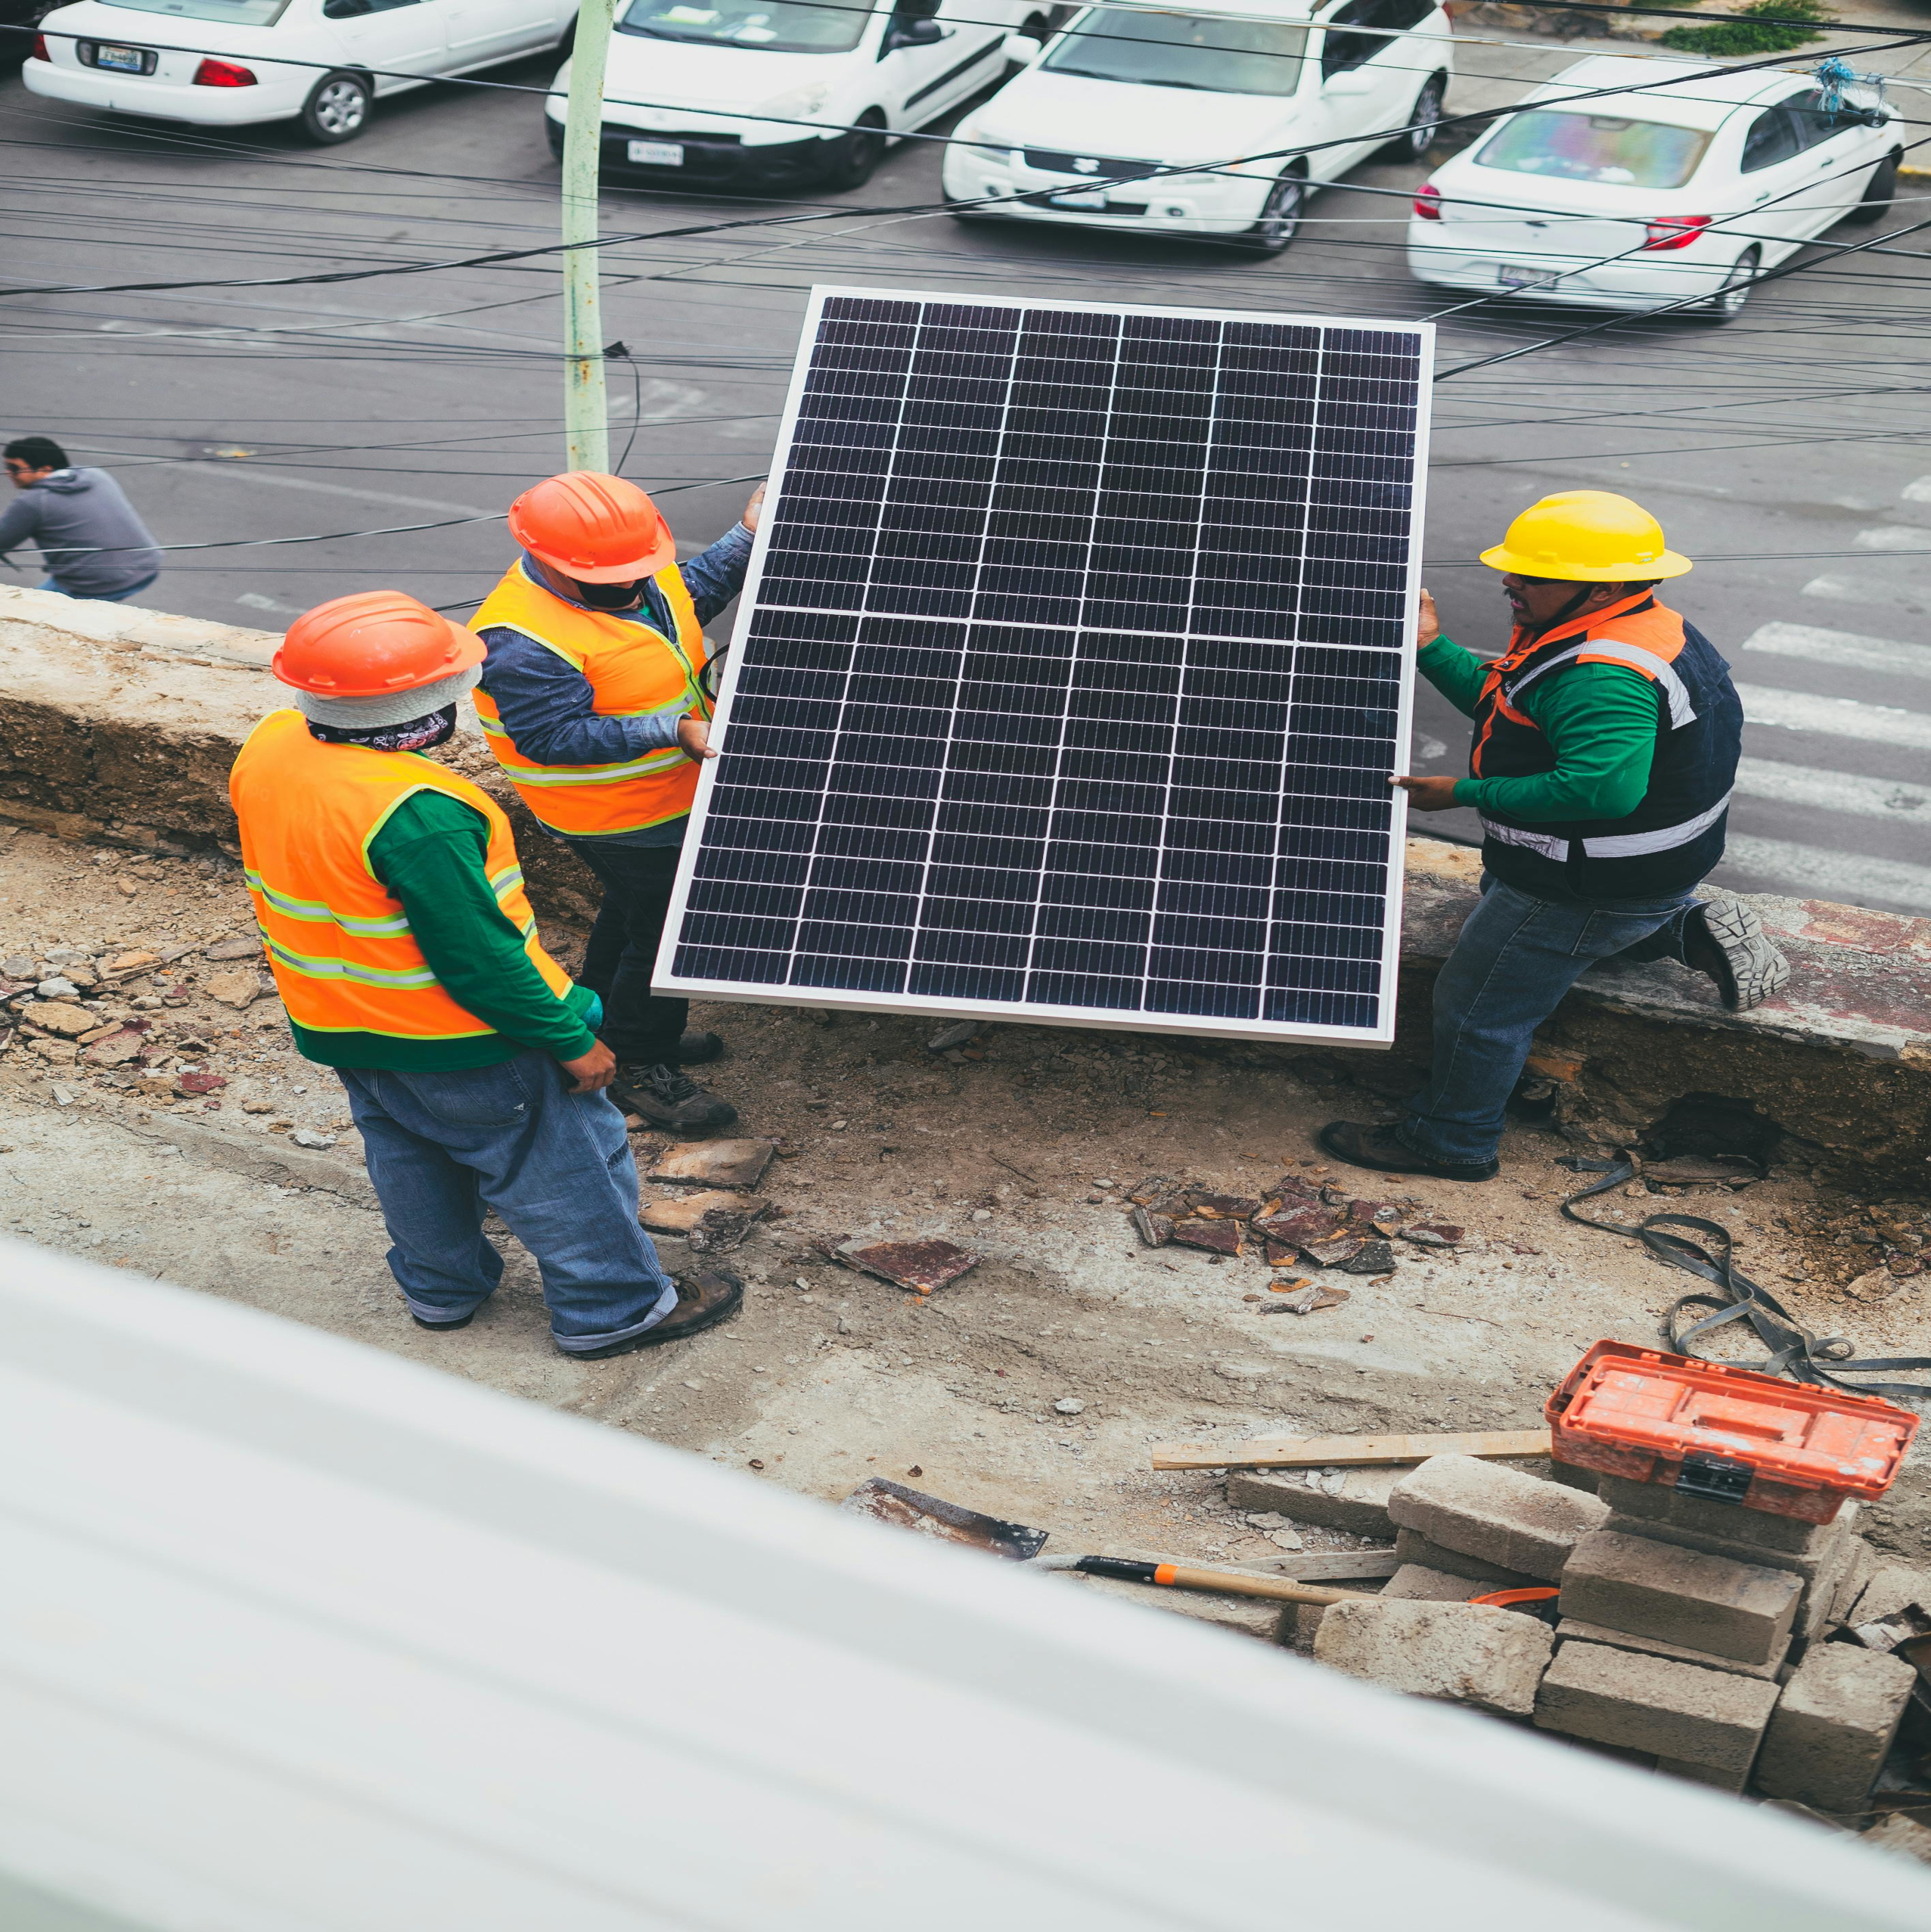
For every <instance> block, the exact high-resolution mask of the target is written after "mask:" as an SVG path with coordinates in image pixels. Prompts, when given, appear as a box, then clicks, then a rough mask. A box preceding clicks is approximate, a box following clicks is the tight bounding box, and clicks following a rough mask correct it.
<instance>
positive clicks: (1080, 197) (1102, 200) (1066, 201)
mask: <svg viewBox="0 0 1931 1932" xmlns="http://www.w3.org/2000/svg"><path fill="white" fill-rule="evenodd" d="M1046 205H1047V207H1049V208H1104V207H1105V206H1106V205H1107V191H1106V190H1105V189H1104V188H1073V189H1070V190H1069V191H1067V192H1066V194H1049V195H1048V196H1047V197H1046Z"/></svg>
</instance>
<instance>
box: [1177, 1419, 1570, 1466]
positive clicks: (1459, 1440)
mask: <svg viewBox="0 0 1931 1932" xmlns="http://www.w3.org/2000/svg"><path fill="white" fill-rule="evenodd" d="M1548 1453H1549V1432H1548V1430H1547V1429H1546V1428H1542V1429H1477V1430H1471V1431H1469V1432H1467V1433H1464V1434H1459V1435H1458V1434H1448V1433H1442V1434H1433V1435H1417V1436H1302V1437H1274V1438H1273V1439H1271V1440H1262V1441H1259V1442H1246V1443H1155V1444H1154V1445H1153V1467H1154V1468H1156V1469H1308V1468H1315V1469H1318V1468H1324V1467H1327V1466H1328V1465H1333V1466H1336V1467H1338V1468H1360V1467H1362V1466H1364V1465H1368V1464H1371V1463H1377V1462H1425V1461H1427V1459H1428V1458H1429V1457H1430V1456H1431V1455H1548Z"/></svg>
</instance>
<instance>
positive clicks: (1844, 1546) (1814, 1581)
mask: <svg viewBox="0 0 1931 1932" xmlns="http://www.w3.org/2000/svg"><path fill="white" fill-rule="evenodd" d="M1863 1548H1864V1539H1863V1538H1862V1537H1861V1536H1858V1534H1857V1533H1855V1531H1854V1530H1847V1531H1846V1533H1845V1534H1844V1536H1843V1539H1842V1540H1841V1541H1839V1543H1838V1545H1837V1546H1836V1550H1835V1551H1834V1552H1831V1553H1830V1554H1828V1555H1826V1556H1825V1558H1824V1561H1823V1562H1822V1563H1821V1564H1820V1565H1819V1567H1818V1571H1817V1573H1816V1575H1815V1576H1811V1577H1810V1578H1808V1579H1806V1580H1805V1584H1804V1593H1803V1595H1802V1597H1801V1598H1799V1601H1798V1604H1797V1614H1796V1621H1795V1622H1794V1623H1792V1624H1791V1626H1790V1629H1791V1630H1792V1632H1793V1633H1794V1634H1795V1635H1797V1636H1799V1637H1808V1638H1821V1637H1822V1636H1823V1635H1824V1632H1826V1630H1827V1629H1829V1628H1830V1623H1831V1613H1832V1610H1833V1606H1834V1605H1835V1604H1836V1601H1837V1600H1838V1598H1839V1597H1840V1596H1842V1595H1843V1591H1844V1585H1845V1583H1846V1579H1848V1578H1849V1576H1850V1573H1851V1572H1852V1570H1854V1569H1855V1567H1857V1558H1858V1553H1859V1552H1860V1551H1861V1550H1862V1549H1863ZM1773 1554H1774V1552H1768V1551H1767V1552H1765V1555H1773Z"/></svg>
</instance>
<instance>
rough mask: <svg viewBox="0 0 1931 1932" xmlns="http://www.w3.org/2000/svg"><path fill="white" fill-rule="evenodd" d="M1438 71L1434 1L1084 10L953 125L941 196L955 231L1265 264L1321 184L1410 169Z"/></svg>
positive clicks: (1443, 23)
mask: <svg viewBox="0 0 1931 1932" xmlns="http://www.w3.org/2000/svg"><path fill="white" fill-rule="evenodd" d="M1452 70H1453V54H1452V50H1451V43H1450V38H1449V28H1448V16H1447V14H1445V12H1444V11H1442V9H1441V8H1439V6H1436V5H1433V4H1432V0H1342V4H1340V5H1329V6H1325V7H1324V6H1320V5H1315V6H1314V7H1312V8H1310V7H1308V6H1306V5H1296V0H1216V5H1215V11H1213V12H1212V13H1202V14H1189V13H1186V12H1184V11H1173V12H1165V11H1162V12H1153V11H1147V10H1142V9H1133V10H1128V9H1127V8H1108V7H1088V8H1083V9H1082V11H1080V12H1079V14H1076V16H1075V17H1074V18H1073V20H1071V21H1070V22H1069V23H1067V25H1066V28H1065V30H1063V32H1062V33H1059V34H1057V35H1056V36H1054V39H1053V40H1052V41H1051V43H1050V44H1049V45H1048V46H1047V47H1046V48H1045V51H1043V52H1042V53H1041V54H1038V56H1036V57H1035V58H1034V59H1033V60H1032V62H1031V63H1030V64H1029V65H1028V66H1027V67H1026V70H1025V71H1024V72H1023V73H1021V74H1020V75H1019V76H1018V77H1017V79H1014V80H1013V81H1012V82H1010V83H1009V84H1008V85H1007V86H1005V87H1004V88H1003V89H1001V91H1000V92H998V93H997V94H995V95H994V96H993V97H992V99H991V100H989V101H987V102H986V104H984V106H983V107H979V108H976V109H975V110H973V113H970V114H969V115H967V117H966V118H965V120H964V121H962V122H961V123H960V124H959V126H958V130H957V132H956V134H955V139H954V144H953V145H952V147H951V148H948V150H947V151H946V154H945V174H944V181H945V197H946V199H947V200H948V201H951V202H952V203H955V213H958V214H959V215H961V216H963V217H964V218H967V219H981V218H983V217H986V216H1000V217H1002V218H1005V219H1013V220H1017V221H1027V222H1060V223H1072V224H1076V225H1087V226H1091V227H1096V228H1126V229H1134V230H1139V231H1153V232H1157V233H1159V234H1162V235H1211V236H1216V237H1219V238H1223V239H1225V238H1238V239H1239V240H1240V241H1241V242H1242V243H1243V244H1245V245H1247V246H1250V247H1256V248H1259V249H1262V250H1265V251H1268V252H1269V253H1271V252H1273V251H1274V250H1278V249H1281V248H1284V247H1287V244H1288V243H1289V242H1290V241H1292V240H1293V237H1294V231H1295V230H1296V228H1298V227H1299V225H1300V220H1301V216H1302V211H1303V210H1304V209H1305V206H1306V203H1307V199H1308V197H1309V194H1310V193H1311V192H1312V191H1313V190H1314V189H1315V188H1318V187H1319V186H1320V185H1321V184H1322V183H1324V182H1330V181H1333V179H1335V178H1336V176H1337V175H1341V174H1343V173H1345V172H1346V171H1347V170H1348V169H1349V168H1351V167H1352V166H1354V165H1355V163H1356V162H1358V161H1361V160H1366V159H1367V158H1368V156H1370V155H1371V154H1375V153H1376V152H1377V151H1380V150H1382V149H1384V148H1390V147H1391V146H1392V148H1394V149H1395V150H1397V151H1399V152H1400V153H1401V154H1404V155H1405V156H1407V157H1409V158H1411V159H1416V160H1418V159H1419V158H1420V156H1421V155H1422V154H1423V153H1424V152H1425V151H1426V150H1427V147H1428V144H1429V141H1430V138H1431V133H1430V130H1431V128H1432V125H1433V123H1434V122H1435V121H1436V120H1437V119H1438V118H1439V116H1440V114H1441V112H1442V98H1443V96H1444V95H1445V93H1446V92H1447V89H1448V76H1449V74H1450V73H1451V71H1452ZM1295 150H1305V152H1302V153H1295V152H1293V151H1295Z"/></svg>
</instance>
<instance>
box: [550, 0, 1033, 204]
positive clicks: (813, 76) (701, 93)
mask: <svg viewBox="0 0 1931 1932" xmlns="http://www.w3.org/2000/svg"><path fill="white" fill-rule="evenodd" d="M1063 11H1064V9H1063V8H1060V7H1057V6H1056V5H1053V4H1052V0H896V5H895V4H894V3H893V0H871V4H868V0H627V4H626V0H618V4H617V15H616V31H615V32H614V33H613V35H612V36H611V40H610V64H609V67H608V69H607V72H606V73H605V76H604V124H603V148H602V158H603V164H604V167H605V168H606V169H609V170H610V171H612V172H619V173H626V174H628V175H631V176H632V177H633V178H634V179H638V180H639V181H651V182H662V183H663V184H665V185H677V186H688V187H691V188H720V187H731V186H739V185H742V186H745V187H752V188H772V187H782V186H785V185H799V186H824V187H830V188H858V187H860V186H861V185H863V184H864V183H865V182H866V181H868V179H870V178H871V172H872V170H873V169H874V168H876V167H877V165H878V163H880V160H883V158H884V154H885V150H886V146H887V145H888V144H889V142H890V141H891V140H892V139H893V137H894V136H895V135H902V134H905V133H906V132H910V131H911V130H914V129H918V128H921V127H923V126H925V124H926V123H927V122H928V121H931V120H936V118H937V117H938V116H939V115H941V114H942V113H945V111H946V110H947V109H948V108H951V107H957V106H958V104H959V103H960V102H961V101H964V100H965V99H966V98H967V97H968V96H970V95H973V94H976V93H978V92H979V91H980V90H981V89H983V88H986V87H989V86H990V85H992V83H993V82H995V81H997V80H1000V79H1004V76H1005V75H1006V74H1007V72H1008V71H1009V70H1010V67H1011V63H1012V62H1013V61H1014V59H1015V58H1016V57H1026V56H1029V55H1030V54H1033V53H1035V52H1036V51H1038V48H1039V47H1040V46H1041V45H1042V44H1043V43H1044V42H1045V40H1046V39H1047V37H1048V36H1049V35H1050V34H1051V32H1052V30H1053V26H1054V23H1055V22H1056V21H1057V20H1059V19H1060V17H1061V16H1062V14H1063ZM569 85H570V68H569V67H568V65H566V66H565V67H564V68H563V71H562V72H561V73H559V74H558V75H557V79H556V88H557V92H554V93H553V94H552V95H551V96H550V98H549V101H548V103H547V109H548V129H549V136H550V147H551V152H552V153H554V154H562V152H563V120H564V115H565V113H566V111H567V107H568V96H567V89H568V88H569Z"/></svg>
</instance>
